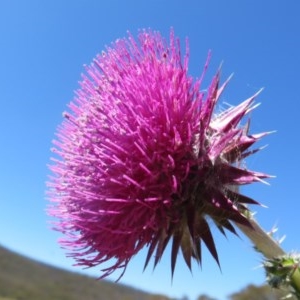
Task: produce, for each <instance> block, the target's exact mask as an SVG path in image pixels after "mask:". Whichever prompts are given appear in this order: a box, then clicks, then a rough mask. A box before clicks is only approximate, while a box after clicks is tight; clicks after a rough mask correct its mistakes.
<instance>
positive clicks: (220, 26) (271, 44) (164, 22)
mask: <svg viewBox="0 0 300 300" xmlns="http://www.w3.org/2000/svg"><path fill="white" fill-rule="evenodd" d="M299 9H300V3H299V1H298V0H290V1H288V3H287V2H284V1H271V0H265V1H260V0H244V1H240V0H228V1H222V0H218V1H217V0H207V1H201V0H199V1H196V0H194V1H167V0H165V1H162V0H152V1H135V0H128V1H122V0H119V1H116V0H114V1H111V0H110V1H100V0H98V1H96V0H95V1H92V0H88V1H86V0H73V1H71V0H70V1H67V0H64V1H60V0H53V1H40V0H35V1H34V0H27V1H21V0H20V1H16V0H1V2H0V103H1V106H0V107H1V113H2V114H1V118H0V128H1V147H0V164H1V173H0V201H1V202H0V203H1V209H0V244H2V245H4V246H6V247H8V248H10V249H13V250H15V251H18V252H20V253H22V254H25V255H28V256H30V257H33V258H35V259H38V260H41V261H44V262H47V263H50V264H53V265H56V266H60V267H63V268H68V269H71V270H73V271H76V272H84V273H85V274H91V275H98V274H99V270H98V269H97V268H96V269H93V270H84V271H81V270H80V269H79V268H74V267H72V263H73V262H72V260H71V259H66V258H65V256H64V251H63V250H61V249H60V247H59V246H58V244H57V242H56V240H57V238H58V236H59V235H58V234H57V233H56V232H53V231H51V230H50V229H49V224H48V223H47V222H48V221H49V217H47V215H46V213H45V208H46V206H47V201H46V197H45V182H46V180H47V176H48V174H49V171H48V169H47V164H48V163H49V162H50V156H51V152H50V148H51V146H52V145H51V140H52V139H53V138H54V133H55V130H56V128H57V126H58V124H59V123H60V122H61V121H62V112H63V111H64V110H65V109H66V106H67V104H68V103H69V102H70V101H71V100H72V98H73V95H74V91H75V90H76V89H77V88H78V87H79V85H78V81H80V74H81V73H82V72H83V71H84V68H83V65H84V64H89V63H90V62H91V60H92V59H93V57H94V56H95V55H96V54H97V53H99V52H101V51H102V50H103V49H104V47H105V45H109V44H110V43H111V42H113V41H114V40H116V39H117V38H120V37H124V36H126V32H127V30H130V31H131V33H132V34H133V35H136V34H137V32H138V29H141V28H152V29H154V30H159V31H161V32H162V34H164V35H166V36H168V33H169V29H170V27H173V28H174V30H175V33H176V34H177V35H178V36H179V37H180V38H181V39H182V41H184V39H185V37H188V38H189V41H190V53H191V59H190V68H189V71H190V74H191V75H193V76H198V75H199V74H200V73H201V71H202V67H203V64H204V62H205V58H206V55H207V52H208V50H209V49H211V50H212V55H213V56H212V61H211V65H210V69H209V72H208V77H209V75H211V74H213V72H214V71H215V69H216V68H217V67H218V66H219V64H220V63H221V62H222V61H223V73H222V74H223V79H224V80H225V79H226V77H227V76H229V75H230V74H231V73H232V72H234V77H233V79H232V80H231V83H230V85H229V87H228V89H227V91H226V93H225V94H224V96H223V99H222V100H223V101H224V102H229V103H230V104H237V103H239V102H240V101H242V100H244V99H246V98H247V97H249V96H250V95H252V94H254V93H255V92H256V91H257V90H258V89H260V88H261V87H265V89H264V91H263V93H262V94H261V95H260V96H259V98H258V102H261V103H262V105H261V106H260V107H259V108H257V109H256V110H255V111H254V112H253V113H252V115H251V117H252V124H251V125H252V132H261V131H269V130H277V132H276V133H275V134H273V135H271V136H268V137H267V138H265V139H264V140H263V142H262V144H268V145H269V146H268V147H267V148H266V149H265V150H263V151H262V152H260V153H258V154H257V155H255V157H254V158H251V159H250V160H249V161H248V166H249V168H252V169H255V170H258V171H264V172H267V173H269V174H273V175H276V176H277V177H276V178H275V179H272V180H270V184H271V185H270V186H267V185H262V184H255V185H253V186H251V187H247V188H245V189H244V190H245V193H247V194H248V195H250V196H251V197H253V198H255V199H257V200H259V201H260V202H262V203H264V204H265V205H266V206H268V208H267V209H266V208H257V207H254V208H253V209H254V210H255V211H257V218H258V221H259V222H260V223H261V224H262V226H263V227H264V228H266V229H271V228H272V227H273V225H277V226H278V227H279V235H278V236H279V237H281V236H282V235H286V236H287V238H286V240H285V241H284V244H283V246H284V248H285V249H286V250H287V251H290V250H300V239H299V228H300V218H299V210H300V199H299V192H298V181H299V179H300V177H299V169H300V162H299V161H300V160H299V156H298V155H299V143H300V142H299V124H297V123H298V119H299V91H298V86H299V81H300V76H299V69H300V58H299V53H300V40H299V37H300V18H299ZM214 232H215V233H216V244H217V247H218V249H219V256H220V260H221V267H222V271H221V272H220V270H219V269H218V267H217V265H216V264H215V263H214V261H213V259H212V258H211V257H210V256H209V255H208V254H207V252H206V251H205V253H204V263H203V268H202V270H201V269H200V268H198V266H197V265H194V268H193V274H192V275H191V274H190V273H189V271H188V269H187V268H186V266H185V265H184V262H183V260H182V259H179V262H178V264H177V267H176V270H175V276H174V279H173V283H171V277H170V262H169V255H168V254H169V252H166V254H165V255H164V258H163V260H162V263H161V264H160V265H159V266H158V267H157V268H156V269H155V270H154V272H152V269H151V267H150V268H149V269H148V270H146V271H145V272H144V273H143V272H142V269H143V262H144V259H145V253H146V252H144V251H142V252H141V253H140V254H139V255H137V256H136V257H135V258H134V260H133V261H132V262H131V264H130V265H129V267H128V270H127V272H126V273H125V276H124V277H123V279H122V280H121V283H125V284H129V285H131V286H135V287H139V288H142V289H144V290H147V291H150V292H160V293H164V294H167V295H169V296H174V297H181V296H183V295H187V296H189V297H190V299H191V300H192V299H195V298H196V296H197V295H199V294H202V293H207V294H209V295H211V296H215V297H218V298H219V299H221V300H222V299H226V297H225V296H226V295H228V294H230V293H231V292H234V291H237V290H239V289H241V288H242V287H244V286H246V285H247V284H249V283H254V284H261V283H263V281H264V272H263V270H262V269H261V268H257V267H258V266H259V265H260V259H261V258H260V256H259V255H258V254H257V253H255V252H254V251H252V249H251V244H250V242H249V241H248V240H247V238H246V237H244V236H242V235H241V239H239V238H236V237H234V236H231V235H229V236H228V239H227V240H226V239H224V238H223V237H222V236H220V235H218V233H217V230H214ZM111 279H112V280H113V279H114V277H112V278H111Z"/></svg>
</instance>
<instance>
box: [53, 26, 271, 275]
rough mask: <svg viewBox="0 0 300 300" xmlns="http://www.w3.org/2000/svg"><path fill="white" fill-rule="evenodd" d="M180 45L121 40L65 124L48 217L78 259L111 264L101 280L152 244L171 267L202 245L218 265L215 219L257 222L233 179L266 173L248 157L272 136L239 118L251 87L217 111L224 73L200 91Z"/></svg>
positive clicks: (87, 82) (245, 180) (155, 39)
mask: <svg viewBox="0 0 300 300" xmlns="http://www.w3.org/2000/svg"><path fill="white" fill-rule="evenodd" d="M180 51H181V50H180V45H179V40H178V38H176V37H175V36H174V33H173V31H171V33H170V39H169V42H167V41H166V40H164V39H163V38H162V37H161V35H160V34H159V33H158V32H152V31H150V30H149V31H142V32H140V34H139V36H138V39H137V40H136V39H134V38H133V37H132V36H131V35H130V34H129V36H128V38H127V39H120V40H117V41H116V42H115V43H114V44H113V45H112V46H111V47H110V48H107V50H106V52H103V53H102V54H101V55H98V56H97V57H96V59H95V60H94V61H93V63H92V64H91V65H90V66H88V67H86V75H84V76H83V81H82V82H81V89H80V90H78V91H77V93H76V97H75V100H74V101H73V102H71V104H70V106H69V108H70V113H65V120H64V122H63V123H62V125H61V127H59V129H58V132H57V139H56V140H55V141H54V143H55V149H54V151H55V153H56V154H57V155H56V156H57V157H58V158H56V159H54V163H53V165H52V166H51V169H52V171H53V173H54V176H53V177H52V178H51V179H50V181H49V194H50V198H51V201H52V205H51V207H50V209H49V213H50V214H51V215H53V216H55V217H57V218H58V221H57V225H56V227H57V229H58V230H59V231H61V232H62V233H63V234H64V236H65V238H64V239H63V240H62V241H61V244H62V245H63V246H65V247H66V248H68V249H69V250H70V255H71V256H73V257H74V258H75V260H76V261H77V263H78V264H79V265H83V266H97V265H99V264H101V263H104V262H109V263H111V265H110V266H108V267H106V268H105V269H103V270H102V272H103V273H102V275H103V276H102V277H105V276H107V275H109V274H111V273H112V272H113V271H115V270H116V269H119V268H121V269H122V270H125V268H126V266H127V264H128V262H129V261H130V259H131V258H132V257H133V256H134V255H135V254H136V253H137V252H139V250H141V249H142V248H143V247H145V246H146V247H148V255H147V257H146V262H145V267H146V266H147V264H148V262H149V260H150V258H151V257H152V256H154V265H155V266H156V264H157V263H158V262H159V260H160V259H161V257H162V255H163V252H164V250H165V248H166V246H167V244H168V243H169V242H171V243H172V250H171V270H172V274H173V272H174V268H175V264H176V257H177V254H178V251H179V250H180V249H181V251H182V253H183V257H184V259H185V261H186V263H187V265H188V267H189V268H191V261H192V259H195V260H196V261H197V262H199V263H201V245H202V243H204V244H205V245H206V247H207V248H208V250H209V251H210V253H211V254H212V256H213V257H214V259H215V260H216V261H217V263H218V264H219V259H218V254H217V250H216V247H215V243H214V239H213V236H212V233H211V229H210V224H212V223H215V224H216V226H217V227H218V228H219V229H220V231H221V232H222V233H223V234H225V231H226V230H229V231H230V232H232V233H235V229H234V226H233V223H234V222H237V223H240V224H243V225H246V226H251V225H250V223H249V222H248V220H247V218H246V217H245V216H244V214H243V211H244V210H246V209H247V208H246V205H247V204H257V202H256V201H254V200H253V199H251V198H249V197H247V196H245V195H242V194H240V193H239V192H238V191H237V189H235V188H233V187H237V186H240V185H244V184H250V183H252V182H256V181H262V179H263V178H266V177H268V176H267V175H266V174H263V173H259V172H254V171H251V170H248V169H246V168H245V166H244V164H243V163H242V162H243V160H244V158H246V157H247V156H249V155H251V154H253V153H254V152H256V151H257V150H250V147H251V146H252V145H253V144H254V143H255V142H256V141H257V140H259V139H260V138H261V137H262V136H264V135H265V134H266V133H262V134H255V135H250V134H249V122H248V123H246V124H245V125H241V120H242V118H243V117H244V116H245V115H247V114H248V113H249V112H250V111H251V110H252V109H253V108H254V107H255V106H254V104H253V102H254V98H255V96H256V95H254V96H253V97H251V98H249V99H248V100H246V101H244V102H242V103H241V104H239V105H238V106H236V107H230V108H228V109H226V110H224V111H222V112H221V113H219V114H216V111H215V107H216V103H217V101H218V100H219V98H220V95H221V93H222V91H223V90H224V88H225V86H226V84H227V83H228V81H226V82H225V83H224V84H223V85H222V86H219V78H220V74H219V71H218V72H217V74H216V75H215V76H214V78H213V79H212V81H211V84H210V85H209V87H208V89H207V90H206V92H202V91H201V89H200V85H201V81H202V77H203V76H201V78H200V79H198V80H194V79H193V78H192V77H191V76H189V75H188V57H189V51H188V47H186V53H185V55H184V56H182V54H181V52H180ZM206 67H207V65H206ZM206 67H205V68H206ZM122 274H123V273H122Z"/></svg>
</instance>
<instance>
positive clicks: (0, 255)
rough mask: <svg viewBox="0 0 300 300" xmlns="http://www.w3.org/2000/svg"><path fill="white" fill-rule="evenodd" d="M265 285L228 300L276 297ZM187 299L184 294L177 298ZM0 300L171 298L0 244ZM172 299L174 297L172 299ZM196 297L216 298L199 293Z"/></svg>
mask: <svg viewBox="0 0 300 300" xmlns="http://www.w3.org/2000/svg"><path fill="white" fill-rule="evenodd" d="M282 296H283V294H279V293H277V292H275V291H274V290H272V289H271V288H270V287H268V286H254V285H249V286H248V287H246V288H245V289H243V290H242V291H240V292H237V293H234V294H232V295H230V296H229V297H228V299H229V300H279V299H282ZM183 299H184V300H189V299H188V298H187V297H186V296H185V297H184V298H182V299H181V300H183ZM0 300H172V299H170V298H168V297H166V296H163V295H153V294H148V293H145V292H143V291H140V290H136V289H133V288H130V287H128V286H125V285H122V284H116V283H111V282H108V281H105V280H102V281H97V280H95V279H94V278H91V277H88V276H83V275H80V274H76V273H72V272H68V271H65V270H61V269H58V268H55V267H51V266H48V265H46V264H42V263H40V262H36V261H34V260H31V259H28V258H25V257H23V256H21V255H18V254H16V253H13V252H11V251H9V250H7V249H5V248H3V247H1V246H0ZM173 300H175V299H173ZM197 300H217V299H215V298H211V297H209V296H207V295H200V296H199V297H198V298H197Z"/></svg>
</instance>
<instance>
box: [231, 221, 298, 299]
mask: <svg viewBox="0 0 300 300" xmlns="http://www.w3.org/2000/svg"><path fill="white" fill-rule="evenodd" d="M249 221H250V223H251V225H252V227H253V228H251V227H247V226H244V225H241V224H238V223H236V226H237V227H238V228H239V229H240V230H241V231H242V232H243V233H244V234H245V235H246V236H247V237H248V238H249V239H250V240H251V241H252V243H253V244H254V246H255V247H256V249H257V250H258V251H259V252H261V253H262V254H263V255H264V256H265V257H266V258H267V259H272V258H275V257H280V256H282V255H286V253H285V251H283V250H282V248H281V247H280V245H279V243H278V242H276V241H275V240H274V239H273V238H272V236H271V235H270V234H268V233H266V232H265V231H264V230H263V229H262V228H261V227H260V226H259V224H258V223H257V222H256V221H255V220H254V219H252V218H249ZM291 285H292V286H293V288H294V289H295V291H296V293H297V298H298V299H300V267H298V268H296V269H295V272H294V273H293V275H292V276H291Z"/></svg>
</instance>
